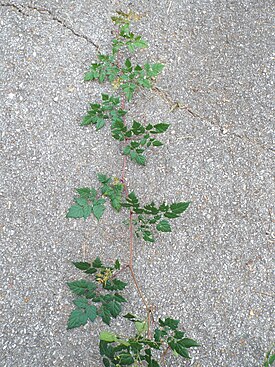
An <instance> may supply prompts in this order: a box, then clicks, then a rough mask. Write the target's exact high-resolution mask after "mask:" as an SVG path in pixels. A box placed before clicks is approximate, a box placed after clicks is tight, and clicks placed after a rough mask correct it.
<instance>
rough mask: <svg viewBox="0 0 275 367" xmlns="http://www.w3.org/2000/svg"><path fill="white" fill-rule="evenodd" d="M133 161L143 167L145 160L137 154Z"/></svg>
mask: <svg viewBox="0 0 275 367" xmlns="http://www.w3.org/2000/svg"><path fill="white" fill-rule="evenodd" d="M135 161H136V162H137V164H140V165H142V166H145V162H146V158H145V156H144V155H142V154H137V155H136V157H135Z"/></svg>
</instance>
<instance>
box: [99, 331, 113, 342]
mask: <svg viewBox="0 0 275 367" xmlns="http://www.w3.org/2000/svg"><path fill="white" fill-rule="evenodd" d="M99 339H100V340H103V341H105V342H107V343H112V342H116V341H117V336H116V334H115V333H113V332H109V331H102V332H101V333H100V334H99Z"/></svg>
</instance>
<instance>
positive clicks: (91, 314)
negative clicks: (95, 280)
mask: <svg viewBox="0 0 275 367" xmlns="http://www.w3.org/2000/svg"><path fill="white" fill-rule="evenodd" d="M86 315H87V316H88V318H89V319H90V321H92V322H93V321H95V319H96V315H97V309H96V306H94V305H89V306H88V307H86Z"/></svg>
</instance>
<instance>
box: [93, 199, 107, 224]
mask: <svg viewBox="0 0 275 367" xmlns="http://www.w3.org/2000/svg"><path fill="white" fill-rule="evenodd" d="M104 210H105V206H104V205H103V204H96V203H95V205H94V206H93V213H94V216H95V217H96V219H97V220H99V219H100V218H101V217H102V215H103V213H104Z"/></svg>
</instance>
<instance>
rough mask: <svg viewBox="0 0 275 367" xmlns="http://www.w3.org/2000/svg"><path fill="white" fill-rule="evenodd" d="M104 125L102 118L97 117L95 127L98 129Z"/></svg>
mask: <svg viewBox="0 0 275 367" xmlns="http://www.w3.org/2000/svg"><path fill="white" fill-rule="evenodd" d="M104 125H105V121H104V120H103V119H98V120H97V123H96V125H95V127H96V129H97V130H100V129H101V128H103V126H104Z"/></svg>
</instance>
